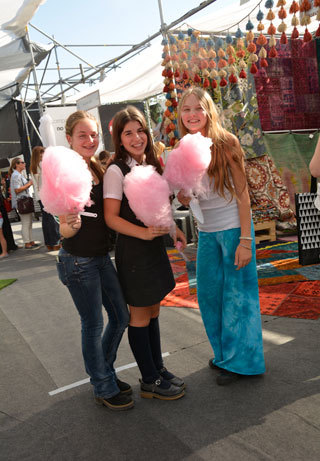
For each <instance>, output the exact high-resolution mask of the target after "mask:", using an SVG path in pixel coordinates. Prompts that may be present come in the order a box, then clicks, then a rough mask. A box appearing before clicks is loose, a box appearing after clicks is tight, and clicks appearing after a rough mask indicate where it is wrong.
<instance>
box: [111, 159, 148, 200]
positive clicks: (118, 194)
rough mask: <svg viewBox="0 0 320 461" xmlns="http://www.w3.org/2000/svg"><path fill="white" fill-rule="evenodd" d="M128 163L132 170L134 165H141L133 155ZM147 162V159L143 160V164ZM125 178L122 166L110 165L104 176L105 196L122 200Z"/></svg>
mask: <svg viewBox="0 0 320 461" xmlns="http://www.w3.org/2000/svg"><path fill="white" fill-rule="evenodd" d="M126 163H127V165H128V167H129V168H130V170H131V168H133V167H134V166H136V165H139V163H138V162H137V161H136V160H135V159H134V158H132V157H129V158H128V160H127V162H126ZM145 164H146V163H145V161H143V165H145ZM123 179H124V176H123V174H122V171H121V170H120V168H119V167H118V166H117V165H110V166H109V168H108V169H107V171H106V173H105V175H104V177H103V198H114V199H117V200H122V195H123Z"/></svg>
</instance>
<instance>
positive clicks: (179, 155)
mask: <svg viewBox="0 0 320 461" xmlns="http://www.w3.org/2000/svg"><path fill="white" fill-rule="evenodd" d="M211 144H212V140H211V139H209V138H205V137H204V136H202V135H201V133H196V134H186V135H185V136H184V137H183V138H182V139H181V141H180V142H179V145H178V147H177V148H176V149H173V150H172V151H171V153H170V155H169V157H168V159H167V162H166V166H165V170H164V174H163V176H164V177H165V179H166V180H167V181H168V183H169V186H170V188H171V190H181V189H183V190H184V191H186V192H188V193H191V192H194V193H195V194H198V195H199V194H201V193H203V192H205V191H204V186H203V185H202V178H203V175H204V174H205V172H206V170H207V168H208V166H209V164H210V161H211V150H210V146H211Z"/></svg>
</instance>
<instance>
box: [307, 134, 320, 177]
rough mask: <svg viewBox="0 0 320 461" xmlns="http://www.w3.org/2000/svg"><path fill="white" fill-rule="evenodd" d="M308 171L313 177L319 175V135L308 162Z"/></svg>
mask: <svg viewBox="0 0 320 461" xmlns="http://www.w3.org/2000/svg"><path fill="white" fill-rule="evenodd" d="M309 169H310V173H311V174H312V176H314V177H315V178H319V177H320V136H319V139H318V142H317V146H316V150H315V151H314V154H313V157H312V159H311V162H310V164H309Z"/></svg>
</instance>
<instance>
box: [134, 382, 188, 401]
mask: <svg viewBox="0 0 320 461" xmlns="http://www.w3.org/2000/svg"><path fill="white" fill-rule="evenodd" d="M140 383H141V386H140V387H141V393H140V395H141V397H142V398H143V399H153V398H155V399H160V400H177V399H181V397H183V396H184V390H183V389H181V387H177V386H174V385H173V384H171V383H170V382H169V381H166V380H164V379H163V378H162V377H160V378H159V379H157V380H156V381H155V382H154V383H150V384H149V383H144V382H143V381H141V380H140Z"/></svg>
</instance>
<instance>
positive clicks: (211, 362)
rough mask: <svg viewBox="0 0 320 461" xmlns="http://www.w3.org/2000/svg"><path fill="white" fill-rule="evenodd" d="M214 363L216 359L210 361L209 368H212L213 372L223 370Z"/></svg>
mask: <svg viewBox="0 0 320 461" xmlns="http://www.w3.org/2000/svg"><path fill="white" fill-rule="evenodd" d="M213 361H214V357H212V359H209V367H210V368H212V369H213V370H221V368H220V367H218V366H217V365H215V364H214V363H213Z"/></svg>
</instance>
